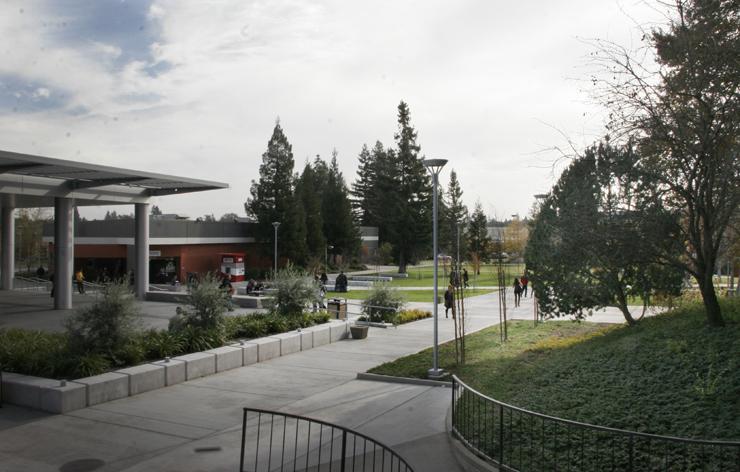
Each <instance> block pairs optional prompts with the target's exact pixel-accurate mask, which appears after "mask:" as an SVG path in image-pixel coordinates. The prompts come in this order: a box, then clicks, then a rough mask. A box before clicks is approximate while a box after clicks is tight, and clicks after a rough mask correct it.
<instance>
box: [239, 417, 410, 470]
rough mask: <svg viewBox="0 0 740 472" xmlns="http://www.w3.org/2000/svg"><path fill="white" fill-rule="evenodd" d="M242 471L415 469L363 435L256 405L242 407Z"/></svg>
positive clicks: (240, 463) (382, 445) (386, 447)
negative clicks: (259, 407)
mask: <svg viewBox="0 0 740 472" xmlns="http://www.w3.org/2000/svg"><path fill="white" fill-rule="evenodd" d="M239 470H240V471H241V472H260V471H265V472H268V471H278V470H279V471H294V472H296V471H309V470H311V471H317V472H320V471H322V470H323V471H329V472H335V471H339V472H348V471H352V472H355V471H357V472H365V471H372V472H375V471H381V472H385V471H388V472H414V469H412V468H411V466H410V465H409V464H408V463H407V462H406V461H405V460H404V459H403V458H402V457H401V456H399V455H398V454H397V453H396V452H395V451H393V449H391V448H390V447H388V446H386V445H385V444H383V443H381V442H380V441H377V440H375V439H373V438H371V437H369V436H366V435H364V434H362V433H359V432H357V431H353V430H351V429H349V428H344V427H342V426H338V425H335V424H332V423H327V422H326V421H321V420H316V419H313V418H308V417H305V416H298V415H291V414H289V413H281V412H277V411H270V410H261V409H257V408H244V418H243V422H242V443H241V457H240V460H239Z"/></svg>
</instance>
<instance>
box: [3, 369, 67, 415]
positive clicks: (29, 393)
mask: <svg viewBox="0 0 740 472" xmlns="http://www.w3.org/2000/svg"><path fill="white" fill-rule="evenodd" d="M48 380H49V379H44V378H41V377H32V376H30V375H21V374H11V373H5V372H3V401H5V402H7V403H10V404H12V405H19V406H27V407H29V408H35V409H37V410H40V409H41V389H40V388H39V387H40V385H44V384H45V383H46V381H48ZM55 382H56V384H57V385H59V381H58V380H56V381H55ZM49 385H50V384H49Z"/></svg>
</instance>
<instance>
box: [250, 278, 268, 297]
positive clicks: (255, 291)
mask: <svg viewBox="0 0 740 472" xmlns="http://www.w3.org/2000/svg"><path fill="white" fill-rule="evenodd" d="M264 289H265V284H263V283H262V282H257V281H256V280H254V279H249V282H247V295H261V294H262V291H263V290H264Z"/></svg>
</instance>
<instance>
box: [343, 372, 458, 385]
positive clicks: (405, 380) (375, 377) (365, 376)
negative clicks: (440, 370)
mask: <svg viewBox="0 0 740 472" xmlns="http://www.w3.org/2000/svg"><path fill="white" fill-rule="evenodd" d="M357 380H372V381H374V382H389V383H400V384H407V385H423V386H426V387H447V388H452V382H443V381H441V380H427V379H413V378H410V377H394V376H392V375H381V374H371V373H368V372H358V373H357Z"/></svg>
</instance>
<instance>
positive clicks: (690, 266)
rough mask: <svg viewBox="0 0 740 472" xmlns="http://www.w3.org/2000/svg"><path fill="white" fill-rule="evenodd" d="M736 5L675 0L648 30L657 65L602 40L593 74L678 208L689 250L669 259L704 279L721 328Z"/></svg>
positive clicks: (734, 113) (739, 173)
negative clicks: (718, 283) (720, 268)
mask: <svg viewBox="0 0 740 472" xmlns="http://www.w3.org/2000/svg"><path fill="white" fill-rule="evenodd" d="M666 6H667V5H666ZM739 11H740V8H739V7H738V2H737V0H676V2H675V4H674V5H673V7H672V9H671V11H670V12H669V13H668V15H667V17H668V23H667V25H665V26H663V27H658V28H655V29H653V30H652V31H646V32H645V34H644V36H643V40H644V41H645V42H646V43H647V45H648V46H649V47H651V48H652V49H653V50H654V51H655V60H656V63H657V67H653V65H652V64H651V63H648V62H647V61H646V60H642V57H640V58H638V57H637V53H636V54H633V53H631V52H630V51H628V50H626V49H625V48H623V47H621V46H619V45H616V44H613V43H610V42H607V41H602V42H599V43H598V44H599V48H600V50H599V51H598V52H599V54H598V55H597V56H596V57H597V58H598V59H597V60H599V61H601V62H600V64H602V65H603V66H604V69H606V70H605V72H606V74H608V75H605V77H608V78H607V79H604V80H603V81H600V80H598V78H597V77H595V78H594V82H595V83H596V84H597V85H600V86H601V87H600V88H599V89H598V90H599V91H598V93H599V95H600V97H602V98H603V99H604V100H605V102H606V105H607V106H608V107H609V108H610V110H611V117H612V118H613V120H612V123H610V127H611V129H612V132H614V133H616V134H619V135H632V136H633V137H634V138H635V139H637V141H638V143H639V148H640V152H641V154H642V156H643V159H642V161H641V162H640V163H639V164H640V169H641V171H642V172H644V173H645V175H646V176H647V177H646V178H648V179H653V180H655V181H657V182H658V183H659V185H660V188H661V199H662V202H663V205H665V207H666V208H668V209H670V210H671V211H676V212H678V213H679V214H680V218H679V220H678V221H679V224H678V229H679V230H680V233H679V235H678V236H677V237H678V238H679V239H680V241H682V242H683V243H684V244H683V246H684V251H683V253H682V254H680V255H679V256H677V257H671V262H672V263H673V264H675V265H677V266H679V267H682V268H683V269H685V270H686V271H688V272H689V273H690V274H691V275H692V276H693V277H694V278H695V279H696V280H697V282H698V284H699V288H700V290H701V294H702V298H703V301H704V306H705V309H706V312H707V320H708V322H709V324H710V325H714V326H721V325H723V324H724V320H723V318H722V313H721V310H720V306H719V303H718V300H717V295H716V293H715V289H714V283H713V274H714V269H715V267H716V264H717V258H718V253H719V248H720V244H721V241H722V238H723V235H724V233H725V232H726V230H727V227H728V224H729V222H730V219H731V217H732V214H733V212H735V211H736V209H737V208H738V206H740V186H738V184H737V183H738V182H739V181H740V152H739V151H740V144H739V143H738V136H740V93H738V89H739V88H740V72H739V71H740V54H739V53H738V51H740V34H739V31H740V13H739ZM639 54H642V52H640V53H639Z"/></svg>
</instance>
